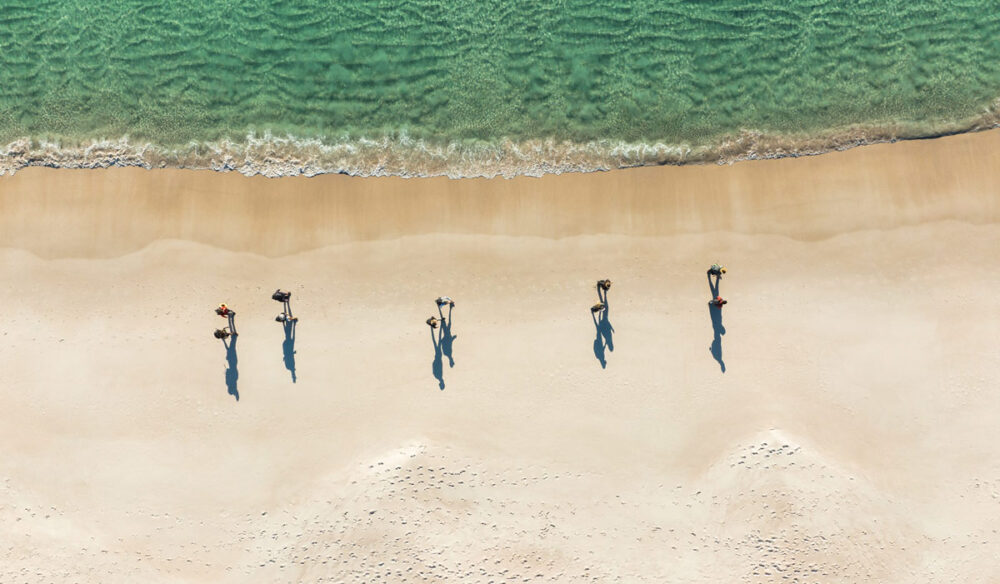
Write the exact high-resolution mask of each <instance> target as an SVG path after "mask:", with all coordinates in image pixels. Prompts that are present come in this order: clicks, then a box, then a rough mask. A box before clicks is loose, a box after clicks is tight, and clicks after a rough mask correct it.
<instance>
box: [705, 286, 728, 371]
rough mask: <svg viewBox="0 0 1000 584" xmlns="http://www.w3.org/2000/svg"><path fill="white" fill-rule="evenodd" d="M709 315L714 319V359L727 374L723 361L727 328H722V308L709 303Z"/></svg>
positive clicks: (712, 348)
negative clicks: (723, 344) (723, 346)
mask: <svg viewBox="0 0 1000 584" xmlns="http://www.w3.org/2000/svg"><path fill="white" fill-rule="evenodd" d="M708 314H709V316H711V317H712V335H713V338H712V347H711V349H710V350H711V351H712V357H714V358H715V360H716V361H718V362H719V367H721V368H722V372H723V373H725V372H726V363H725V362H724V361H723V360H722V335H724V334H726V327H724V326H722V307H720V306H716V305H715V304H714V303H713V302H709V303H708Z"/></svg>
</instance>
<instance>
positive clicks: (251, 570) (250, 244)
mask: <svg viewBox="0 0 1000 584" xmlns="http://www.w3.org/2000/svg"><path fill="white" fill-rule="evenodd" d="M998 244H1000V132H984V133H982V134H976V135H965V136H956V137H950V138H944V139H940V140H934V141H924V142H907V143H899V144H886V145H879V146H872V147H866V148H859V149H855V150H851V151H848V152H843V153H834V154H828V155H823V156H819V157H812V158H803V159H794V160H793V159H786V160H777V161H759V162H748V163H740V164H736V165H732V166H725V167H718V166H699V167H679V168H677V167H671V168H644V169H635V170H629V171H616V172H610V173H601V174H588V175H563V176H548V177H544V178H541V179H530V178H521V179H514V180H462V181H449V180H447V179H412V180H404V179H358V178H350V177H341V176H323V177H316V178H312V179H273V180H269V179H263V178H246V177H242V176H239V175H235V174H218V173H212V172H207V171H204V172H196V171H142V170H130V169H110V170H93V171H65V170H52V169H29V170H25V171H22V172H19V173H17V174H16V175H14V176H13V177H4V178H0V304H2V306H4V307H6V309H7V310H6V314H5V317H4V318H3V319H2V321H0V411H2V412H3V419H4V422H3V424H0V445H2V450H0V582H111V583H116V582H122V583H132V582H152V583H155V582H213V583H214V582H234V583H235V582H267V583H271V582H363V583H371V582H393V583H396V582H463V583H465V582H484V583H485V582H574V583H575V582H601V583H603V582H655V583H663V582H676V583H689V582H699V583H700V582H704V583H720V582H761V583H764V582H801V583H806V582H809V583H812V582H821V583H827V582H843V583H856V582H888V583H939V582H962V583H966V582H997V581H1000V564H998V563H997V561H996V558H997V557H1000V534H998V533H997V530H998V529H1000V521H998V520H997V518H998V517H1000V446H998V445H1000V430H998V428H1000V425H998V419H1000V393H998V383H997V381H998V374H997V371H998V368H1000V351H998V349H997V348H998V347H1000V305H998V304H997V302H996V300H995V299H994V298H993V297H992V296H993V294H994V292H995V291H996V290H998V289H1000V270H997V269H996V268H997V267H998V266H997V259H996V255H997V249H998ZM717 260H720V261H722V262H724V263H725V264H727V265H728V267H729V272H728V273H727V274H726V276H725V277H724V278H723V279H722V282H721V286H722V288H721V293H722V295H723V296H725V297H726V298H728V299H729V301H730V302H729V304H728V305H726V307H725V308H724V309H723V310H722V312H721V313H719V312H713V311H712V310H711V309H710V308H709V306H708V304H707V301H708V300H709V298H710V291H709V285H708V282H707V279H706V276H705V270H706V268H707V267H708V264H710V263H712V262H714V261H717ZM605 277H607V278H611V279H612V280H613V282H614V284H613V286H612V288H611V290H610V292H609V295H608V311H607V313H606V321H605V322H600V321H597V322H596V324H597V326H595V320H594V319H593V317H592V315H591V313H590V311H589V307H590V306H591V305H592V304H594V303H595V302H597V292H596V290H595V282H596V280H598V279H599V278H605ZM279 286H280V287H285V288H288V289H290V290H291V291H292V294H293V297H292V307H293V309H294V310H295V313H296V315H297V316H299V317H300V318H301V321H300V322H299V323H298V325H297V327H296V330H295V337H294V339H291V338H287V337H286V334H285V332H284V331H283V328H282V325H281V324H280V323H277V322H275V321H274V316H275V314H277V312H278V311H279V310H280V305H279V304H278V303H276V302H274V301H273V300H271V299H270V294H271V292H273V291H274V289H275V288H278V287H279ZM442 294H446V295H449V296H451V297H453V298H454V299H455V301H456V306H455V308H454V310H453V314H452V319H451V321H450V328H449V330H448V331H447V333H448V334H440V335H439V334H438V333H437V332H434V333H432V332H430V330H429V328H428V327H427V325H425V324H424V320H425V319H426V318H427V317H429V316H431V315H432V314H436V312H437V309H436V307H435V306H434V303H433V299H434V298H435V297H436V296H439V295H442ZM223 301H224V302H227V303H228V304H229V305H230V306H232V307H233V308H234V309H235V310H236V311H237V321H236V322H237V325H238V327H239V328H238V330H239V332H240V333H241V334H240V336H239V337H238V341H237V342H236V344H235V346H234V348H232V349H231V350H229V351H227V349H226V348H225V347H224V346H223V345H222V343H221V342H220V341H218V340H216V339H214V338H213V337H212V334H211V333H212V331H213V329H214V328H216V327H218V326H222V324H224V323H223V322H222V319H220V318H219V317H217V316H216V315H215V314H213V312H212V309H213V308H214V306H215V305H216V304H218V303H219V302H223ZM445 313H446V314H447V310H445ZM432 335H434V336H432ZM439 339H440V340H439ZM293 370H294V382H293ZM237 397H238V399H237Z"/></svg>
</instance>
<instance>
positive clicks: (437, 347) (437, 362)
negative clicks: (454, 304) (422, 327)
mask: <svg viewBox="0 0 1000 584" xmlns="http://www.w3.org/2000/svg"><path fill="white" fill-rule="evenodd" d="M428 328H430V329H431V342H432V343H434V362H432V363H431V373H433V374H434V379H437V380H438V387H439V388H440V389H442V390H443V389H444V363H443V362H442V360H441V357H442V350H441V341H442V339H443V338H444V337H443V335H444V326H440V327H438V328H437V329H434V328H432V327H428ZM435 333H437V334H436V335H435Z"/></svg>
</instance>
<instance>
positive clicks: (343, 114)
mask: <svg viewBox="0 0 1000 584" xmlns="http://www.w3.org/2000/svg"><path fill="white" fill-rule="evenodd" d="M998 97H1000V5H998V4H997V2H996V0H958V1H951V2H920V1H918V0H906V1H903V0H893V1H887V0H871V1H865V2H855V1H832V0H831V1H818V0H781V1H778V0H758V1H756V2H747V1H745V0H719V1H697V2H694V1H692V2H684V1H673V0H660V1H657V0H647V1H644V2H639V1H636V0H629V1H618V2H614V1H607V0H602V1H591V0H562V1H558V0H555V1H551V2H539V1H537V0H531V1H524V0H505V1H502V2H501V1H495V0H452V1H451V2H440V1H434V0H412V1H394V2H378V1H367V2H359V1H356V0H341V1H338V2H335V1H326V0H299V1H295V2H293V1H288V0H285V1H278V0H257V1H253V2H249V1H246V2H245V1H237V0H175V1H171V2H163V1H160V0H114V1H111V0H59V1H55V0H0V144H2V145H4V146H0V147H2V148H4V150H5V152H4V154H3V156H2V158H3V161H0V167H3V168H7V169H11V168H16V167H18V166H23V165H25V164H49V165H57V166H58V165H63V166H93V165H108V164H122V165H128V164H136V165H146V166H195V167H198V166H201V167H210V168H220V169H221V168H232V169H237V170H241V171H243V172H247V173H255V172H262V173H265V174H271V175H280V174H301V173H306V174H313V173H318V172H349V173H355V174H402V175H420V174H449V175H452V176H473V175H496V174H504V175H508V176H509V175H515V174H524V173H527V174H537V173H541V172H552V171H554V172H559V171H565V170H592V169H599V168H613V167H617V166H629V165H635V164H654V163H673V162H689V161H702V160H717V159H737V158H741V157H758V156H769V155H782V154H794V153H803V152H813V151H821V150H824V149H829V148H831V147H841V146H845V145H851V144H855V143H860V142H865V141H876V140H884V139H892V138H906V137H917V136H930V135H936V134H940V133H945V132H956V131H965V130H969V129H974V128H979V127H985V126H990V125H994V124H995V123H996V120H997V119H998V118H1000V116H998V115H997V112H996V110H997V98H998Z"/></svg>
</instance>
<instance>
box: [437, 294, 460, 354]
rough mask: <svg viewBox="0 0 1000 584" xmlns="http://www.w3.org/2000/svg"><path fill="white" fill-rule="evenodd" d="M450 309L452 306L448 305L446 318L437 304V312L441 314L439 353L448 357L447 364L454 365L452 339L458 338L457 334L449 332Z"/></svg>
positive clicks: (450, 323)
mask: <svg viewBox="0 0 1000 584" xmlns="http://www.w3.org/2000/svg"><path fill="white" fill-rule="evenodd" d="M451 310H452V307H451V306H448V316H447V318H446V317H445V315H444V311H443V310H442V309H441V307H440V306H438V313H439V314H440V315H441V353H443V354H444V356H445V357H448V366H449V367H454V366H455V358H454V355H453V353H452V351H454V348H455V345H454V341H455V339H457V338H458V335H453V334H451V325H452V322H451Z"/></svg>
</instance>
